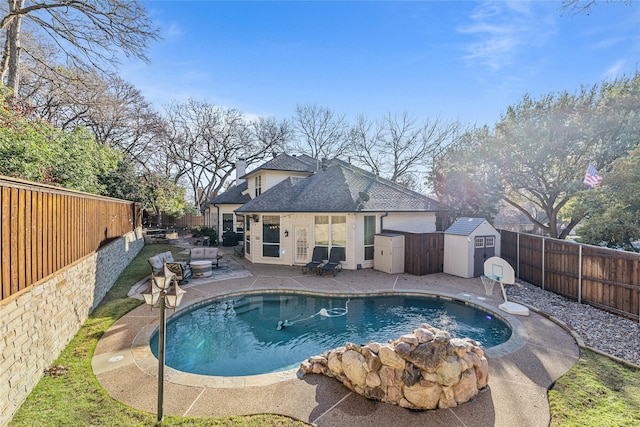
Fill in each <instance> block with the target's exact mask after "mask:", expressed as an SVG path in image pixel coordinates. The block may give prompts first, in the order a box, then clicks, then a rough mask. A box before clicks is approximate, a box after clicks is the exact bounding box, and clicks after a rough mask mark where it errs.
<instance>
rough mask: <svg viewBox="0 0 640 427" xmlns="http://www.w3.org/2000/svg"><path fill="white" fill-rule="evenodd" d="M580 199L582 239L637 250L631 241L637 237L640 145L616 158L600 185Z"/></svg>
mask: <svg viewBox="0 0 640 427" xmlns="http://www.w3.org/2000/svg"><path fill="white" fill-rule="evenodd" d="M583 203H584V204H585V205H586V207H587V208H588V214H587V217H586V218H585V220H584V221H583V222H582V223H581V224H580V227H579V228H578V234H579V236H580V240H581V241H583V242H585V243H590V244H594V245H600V244H603V243H604V244H606V245H607V246H609V247H619V248H623V249H625V250H629V251H637V249H636V248H635V247H634V246H633V245H632V243H633V242H634V241H637V240H639V239H640V146H638V147H636V148H634V149H633V150H632V151H630V152H629V155H628V156H625V157H623V158H619V159H617V160H616V161H615V162H614V163H613V164H612V167H611V170H610V171H609V172H608V173H607V174H606V175H605V176H604V177H603V185H602V187H601V188H598V189H595V190H593V191H589V192H588V193H587V194H586V195H585V200H583Z"/></svg>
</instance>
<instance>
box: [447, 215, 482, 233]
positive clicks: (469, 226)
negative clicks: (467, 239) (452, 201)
mask: <svg viewBox="0 0 640 427" xmlns="http://www.w3.org/2000/svg"><path fill="white" fill-rule="evenodd" d="M484 221H486V219H484V218H467V217H463V218H458V219H457V220H456V221H455V222H454V223H453V224H451V226H450V227H449V228H447V229H446V230H445V232H444V234H457V235H459V236H469V235H470V234H471V233H473V232H474V231H475V229H476V228H478V227H479V226H480V224H482V223H483V222H484Z"/></svg>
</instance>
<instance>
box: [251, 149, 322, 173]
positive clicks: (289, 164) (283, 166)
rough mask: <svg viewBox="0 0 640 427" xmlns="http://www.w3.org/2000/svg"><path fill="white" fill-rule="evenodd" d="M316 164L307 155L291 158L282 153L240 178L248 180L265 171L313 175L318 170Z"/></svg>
mask: <svg viewBox="0 0 640 427" xmlns="http://www.w3.org/2000/svg"><path fill="white" fill-rule="evenodd" d="M316 163H317V161H316V160H315V159H314V158H313V157H311V156H307V155H306V154H303V155H300V156H290V155H289V154H286V153H282V154H279V155H277V156H276V157H274V158H273V159H271V160H269V161H268V162H266V163H263V164H262V165H260V166H259V167H257V168H256V169H254V170H252V171H251V172H248V173H246V174H244V175H243V176H241V177H240V178H241V179H246V178H247V177H248V176H251V175H253V174H255V173H256V172H260V171H263V170H272V171H286V172H309V173H313V172H315V171H316V169H317V165H316Z"/></svg>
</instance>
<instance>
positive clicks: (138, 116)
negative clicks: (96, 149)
mask: <svg viewBox="0 0 640 427" xmlns="http://www.w3.org/2000/svg"><path fill="white" fill-rule="evenodd" d="M36 70H37V73H31V72H28V73H26V74H25V75H24V78H23V79H22V84H21V88H20V95H21V98H22V99H29V101H30V105H31V106H33V108H34V109H35V110H36V111H37V113H38V114H39V116H40V117H42V118H44V119H46V120H47V121H48V122H49V123H51V124H52V125H54V126H56V127H58V128H61V129H74V128H76V127H78V126H84V127H86V128H88V129H89V130H91V131H92V133H93V134H94V135H95V137H96V141H97V142H98V143H100V144H103V145H108V146H110V147H113V148H117V149H118V150H120V151H122V152H123V153H124V154H125V155H126V156H127V157H128V158H129V159H131V160H134V161H135V162H136V163H137V164H138V166H141V167H143V168H144V169H148V167H147V166H148V164H149V158H150V156H151V155H152V154H153V153H152V151H153V150H154V146H155V145H156V144H158V143H159V140H160V139H161V138H163V137H164V134H165V133H166V124H165V122H164V120H163V119H162V117H161V116H160V115H159V114H158V113H157V112H155V111H154V110H153V109H152V108H151V107H150V106H149V104H148V103H147V101H146V100H145V99H144V97H143V96H142V94H141V93H140V91H139V90H137V89H136V88H135V87H134V86H133V85H131V84H129V83H127V82H125V81H124V80H122V79H121V78H120V77H117V76H110V77H107V78H103V76H102V75H101V74H99V73H97V72H95V71H93V70H90V71H83V70H80V69H75V70H73V71H72V70H67V72H66V75H67V78H63V79H59V78H58V75H57V73H51V72H48V70H47V69H46V68H45V69H42V68H38V69H36Z"/></svg>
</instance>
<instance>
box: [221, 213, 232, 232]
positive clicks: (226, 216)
mask: <svg viewBox="0 0 640 427" xmlns="http://www.w3.org/2000/svg"><path fill="white" fill-rule="evenodd" d="M225 231H233V214H232V213H223V214H222V232H223V233H224V232H225Z"/></svg>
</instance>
